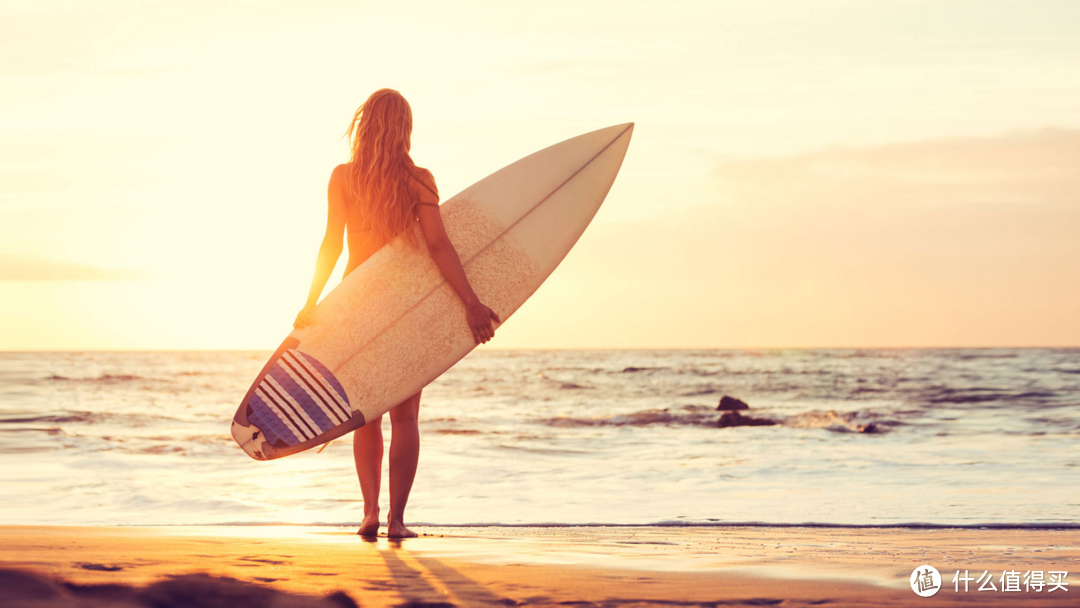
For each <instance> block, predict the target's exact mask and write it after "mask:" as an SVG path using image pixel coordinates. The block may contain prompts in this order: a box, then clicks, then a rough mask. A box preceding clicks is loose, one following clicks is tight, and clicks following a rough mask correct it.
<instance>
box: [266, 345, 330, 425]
mask: <svg viewBox="0 0 1080 608" xmlns="http://www.w3.org/2000/svg"><path fill="white" fill-rule="evenodd" d="M281 365H282V364H281V362H280V361H279V362H278V363H277V364H276V365H274V367H273V368H272V369H271V370H270V373H269V376H270V377H271V378H273V379H274V380H277V383H278V384H280V385H281V388H283V389H285V391H286V392H288V393H289V396H290V397H292V398H293V400H294V401H296V402H297V403H299V404H300V407H302V408H304V412H305V413H307V415H308V416H309V417H310V418H311V419H312V420H314V421H315V424H317V425H319V431H320V434H322V433H325V432H326V431H329V430H330V429H332V428H334V427H335V426H337V425H336V424H335V423H334V422H333V421H331V420H330V419H329V418H327V416H326V413H325V412H323V411H322V408H321V407H319V404H318V403H317V402H316V401H315V399H316V397H315V396H313V395H309V394H308V392H307V387H303V386H300V385H299V384H297V383H296V381H295V380H293V379H292V376H290V375H289V372H287V371H285V370H283V369H281Z"/></svg>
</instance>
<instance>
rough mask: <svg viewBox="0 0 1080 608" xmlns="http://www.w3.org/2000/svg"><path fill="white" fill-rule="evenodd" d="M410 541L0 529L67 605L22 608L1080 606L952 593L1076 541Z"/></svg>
mask: <svg viewBox="0 0 1080 608" xmlns="http://www.w3.org/2000/svg"><path fill="white" fill-rule="evenodd" d="M413 529H414V530H415V531H417V532H419V533H421V534H422V536H421V537H419V538H416V539H405V540H403V541H394V540H390V539H387V538H385V537H379V538H378V539H377V540H376V541H370V542H369V541H364V540H362V539H360V538H358V537H357V536H355V534H354V532H355V529H354V528H345V527H327V526H272V525H257V526H255V525H252V526H186V525H176V526H153V527H105V526H97V527H66V526H0V568H3V569H5V570H7V571H9V572H10V570H11V569H16V570H20V571H24V572H28V573H31V574H32V575H33V576H34V577H37V579H36V580H39V582H40V581H42V580H44V581H46V582H48V581H52V583H51V584H52V586H53V588H55V589H58V590H59V591H57V593H58V594H60V595H58V596H57V597H55V598H53V600H49V601H54V603H52V604H50V603H27V604H23V605H27V606H60V605H74V604H71V603H63V602H70V601H74V600H73V599H72V598H75V594H77V593H81V591H79V590H85V589H100V587H98V586H101V585H110V586H116V587H115V588H114V587H110V588H114V589H115V590H117V593H120V592H121V591H123V592H124V593H128V594H131V593H136V592H139V591H138V590H139V589H144V588H146V587H145V586H147V585H155V584H156V585H158V586H160V585H161V584H162V583H161V581H163V580H164V581H167V580H168V579H170V578H171V577H176V576H192V575H209V576H210V577H215V578H214V579H212V580H213V581H216V582H215V583H213V584H226V583H225V582H222V581H221V580H219V579H236V580H238V581H244V582H245V583H250V584H251V585H252V586H251V587H245V589H247V590H246V591H244V593H256V592H258V593H262V592H263V591H256V590H258V589H263V590H272V591H273V592H274V593H277V594H299V595H302V596H306V597H315V598H318V597H326V596H328V595H330V594H332V593H335V592H343V593H344V594H346V595H347V596H348V597H350V598H352V600H354V601H355V602H357V603H358V604H360V605H363V606H398V605H403V604H406V605H407V604H408V603H409V602H412V604H411V605H414V606H424V605H428V606H435V605H436V604H438V605H441V606H444V607H448V606H474V605H475V606H487V605H491V606H496V605H501V606H507V605H522V604H530V605H566V604H568V603H574V604H582V605H594V606H624V605H635V606H637V605H640V606H652V605H657V606H659V605H666V606H671V605H711V606H719V605H726V604H734V605H738V604H742V603H750V604H756V605H783V606H803V605H813V604H817V603H820V602H823V601H827V602H828V603H829V605H830V606H904V605H911V604H913V603H914V602H918V605H923V606H935V605H957V604H964V605H973V603H975V604H979V605H985V604H996V605H1008V606H1024V605H1028V604H1031V605H1039V606H1058V605H1061V606H1065V605H1075V603H1076V598H1077V594H1078V593H1080V589H1071V590H1070V591H1069V592H1064V593H1063V592H1061V591H1060V590H1059V591H1058V592H1057V594H1056V595H1055V594H1047V593H1036V592H1034V591H1031V592H1027V593H1024V592H1021V593H1015V592H1011V593H1003V592H1000V591H999V592H998V593H994V594H990V593H988V592H977V591H975V590H974V588H973V589H971V591H969V592H968V593H964V592H962V591H961V592H959V593H958V592H955V591H954V589H953V585H952V582H951V579H952V573H953V570H954V569H958V570H960V571H963V570H967V571H970V572H973V573H974V574H973V575H972V576H978V575H979V574H981V573H982V572H983V571H984V570H986V571H989V572H991V573H992V574H994V577H995V580H996V578H997V575H998V574H1000V573H1001V572H1002V571H1004V570H1020V571H1021V572H1023V571H1024V570H1027V569H1032V570H1043V571H1051V570H1065V571H1069V572H1077V571H1080V530H1077V529H1057V530H1044V529H1040V530H1033V529H1008V530H1000V529H998V530H989V529H987V530H978V529H970V528H935V529H912V528H823V527H809V526H804V527H798V526H756V527H737V526H726V525H723V526H686V525H679V526H603V527H589V526H559V527H536V526H532V527H523V526H517V527H476V526H473V527H464V526H454V527H426V526H414V528H413ZM924 564H931V565H934V566H935V567H936V568H938V570H939V571H940V572H941V578H942V590H941V591H940V592H939V593H938V594H937V595H936V596H934V597H931V598H918V597H917V596H916V595H915V594H914V593H913V592H912V591H911V589H910V587H909V585H908V577H909V576H910V573H911V571H912V570H913V569H914V568H916V567H919V566H922V565H924ZM1072 576H1073V577H1074V578H1080V577H1077V575H1076V574H1073V575H1072ZM200 580H204V579H200ZM58 581H59V582H58ZM204 582H205V580H204ZM229 584H231V583H229ZM237 584H239V583H237ZM185 588H186V587H185ZM14 589H15V590H16V591H18V586H16V587H14ZM150 589H157V587H150ZM265 592H267V593H269V592H270V591H265ZM64 594H67V595H68V596H70V597H63V596H64ZM281 597H291V596H285V595H282V596H281ZM76 599H77V598H76ZM339 599H340V596H339ZM282 601H285V600H282ZM289 601H292V600H289ZM296 601H299V600H296ZM42 602H44V600H42ZM57 602H59V603H57ZM101 605H110V604H101ZM136 605H138V604H136ZM338 605H347V604H338Z"/></svg>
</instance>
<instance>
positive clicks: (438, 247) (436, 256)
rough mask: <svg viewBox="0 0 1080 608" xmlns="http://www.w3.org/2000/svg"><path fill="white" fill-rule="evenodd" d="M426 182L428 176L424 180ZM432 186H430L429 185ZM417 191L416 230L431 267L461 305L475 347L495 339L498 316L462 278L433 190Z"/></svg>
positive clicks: (455, 252)
mask: <svg viewBox="0 0 1080 608" xmlns="http://www.w3.org/2000/svg"><path fill="white" fill-rule="evenodd" d="M425 177H427V178H428V179H430V174H429V175H427V176H425ZM432 185H433V184H432ZM424 186H425V187H423V188H420V189H419V191H418V192H417V194H418V195H419V203H420V204H418V205H417V206H416V215H417V217H418V218H419V219H420V230H421V231H422V232H423V233H424V240H425V241H427V246H428V253H429V254H430V255H431V259H432V260H434V261H435V265H436V266H438V267H439V270H440V271H441V272H442V274H443V276H444V277H446V282H447V283H450V287H452V288H453V289H454V291H455V292H456V293H457V295H458V297H459V298H461V301H462V302H464V304H465V317H466V320H467V322H468V324H469V329H470V330H471V331H472V335H473V340H475V341H476V343H477V344H483V343H484V342H487V341H488V340H490V339H491V338H492V337H494V335H495V327H494V326H493V325H492V321H494V322H495V323H501V322H502V321H500V320H499V315H497V314H495V311H493V310H491V309H490V308H488V307H487V306H484V305H483V304H482V303H481V302H480V298H478V297H477V296H476V293H475V292H474V291H473V288H472V285H470V284H469V278H468V277H466V276H465V269H464V268H462V266H461V259H460V258H458V254H457V250H456V249H454V245H453V243H451V242H450V237H448V236H447V235H446V227H445V226H443V221H442V215H440V214H439V205H438V201H439V197H438V195H436V194H435V189H434V188H433V187H429V186H427V185H426V184H425V185H424Z"/></svg>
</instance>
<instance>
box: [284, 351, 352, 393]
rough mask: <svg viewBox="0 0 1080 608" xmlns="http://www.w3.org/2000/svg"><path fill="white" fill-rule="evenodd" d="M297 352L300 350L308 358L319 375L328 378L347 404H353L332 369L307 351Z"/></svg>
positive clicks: (324, 378)
mask: <svg viewBox="0 0 1080 608" xmlns="http://www.w3.org/2000/svg"><path fill="white" fill-rule="evenodd" d="M295 352H298V353H300V354H301V355H303V356H304V359H305V360H307V362H308V363H310V364H311V367H314V368H315V371H317V372H319V375H320V376H322V377H323V380H326V382H327V383H328V384H329V385H330V386H331V387H332V388H333V389H334V390H335V391H337V394H338V395H340V396H341V400H342V401H343V402H344V403H345V404H346V405H350V406H351V404H350V403H349V398H348V397H346V396H345V389H344V388H342V387H341V383H340V382H338V381H337V378H335V377H334V374H332V373H330V370H328V369H326V367H325V366H323V364H322V363H319V362H318V361H316V360H315V357H312V356H311V355H309V354H307V353H304V352H300V351H295Z"/></svg>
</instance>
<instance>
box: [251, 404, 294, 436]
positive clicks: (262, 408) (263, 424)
mask: <svg viewBox="0 0 1080 608" xmlns="http://www.w3.org/2000/svg"><path fill="white" fill-rule="evenodd" d="M248 405H250V406H251V409H252V415H251V416H248V420H249V421H250V422H252V423H253V424H254V425H255V426H257V427H258V428H259V430H261V431H262V432H263V435H265V436H266V440H267V441H268V442H270V443H271V444H274V443H276V442H278V441H281V442H283V443H285V445H290V446H293V445H296V444H298V443H300V440H299V439H297V438H296V435H293V433H292V431H290V430H289V427H287V426H285V423H284V422H282V421H281V419H280V418H278V416H277V414H275V413H274V410H272V409H270V406H268V405H266V404H265V403H263V400H262V398H260V397H259V396H258V395H254V394H253V395H252V396H251V399H250V400H248Z"/></svg>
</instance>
